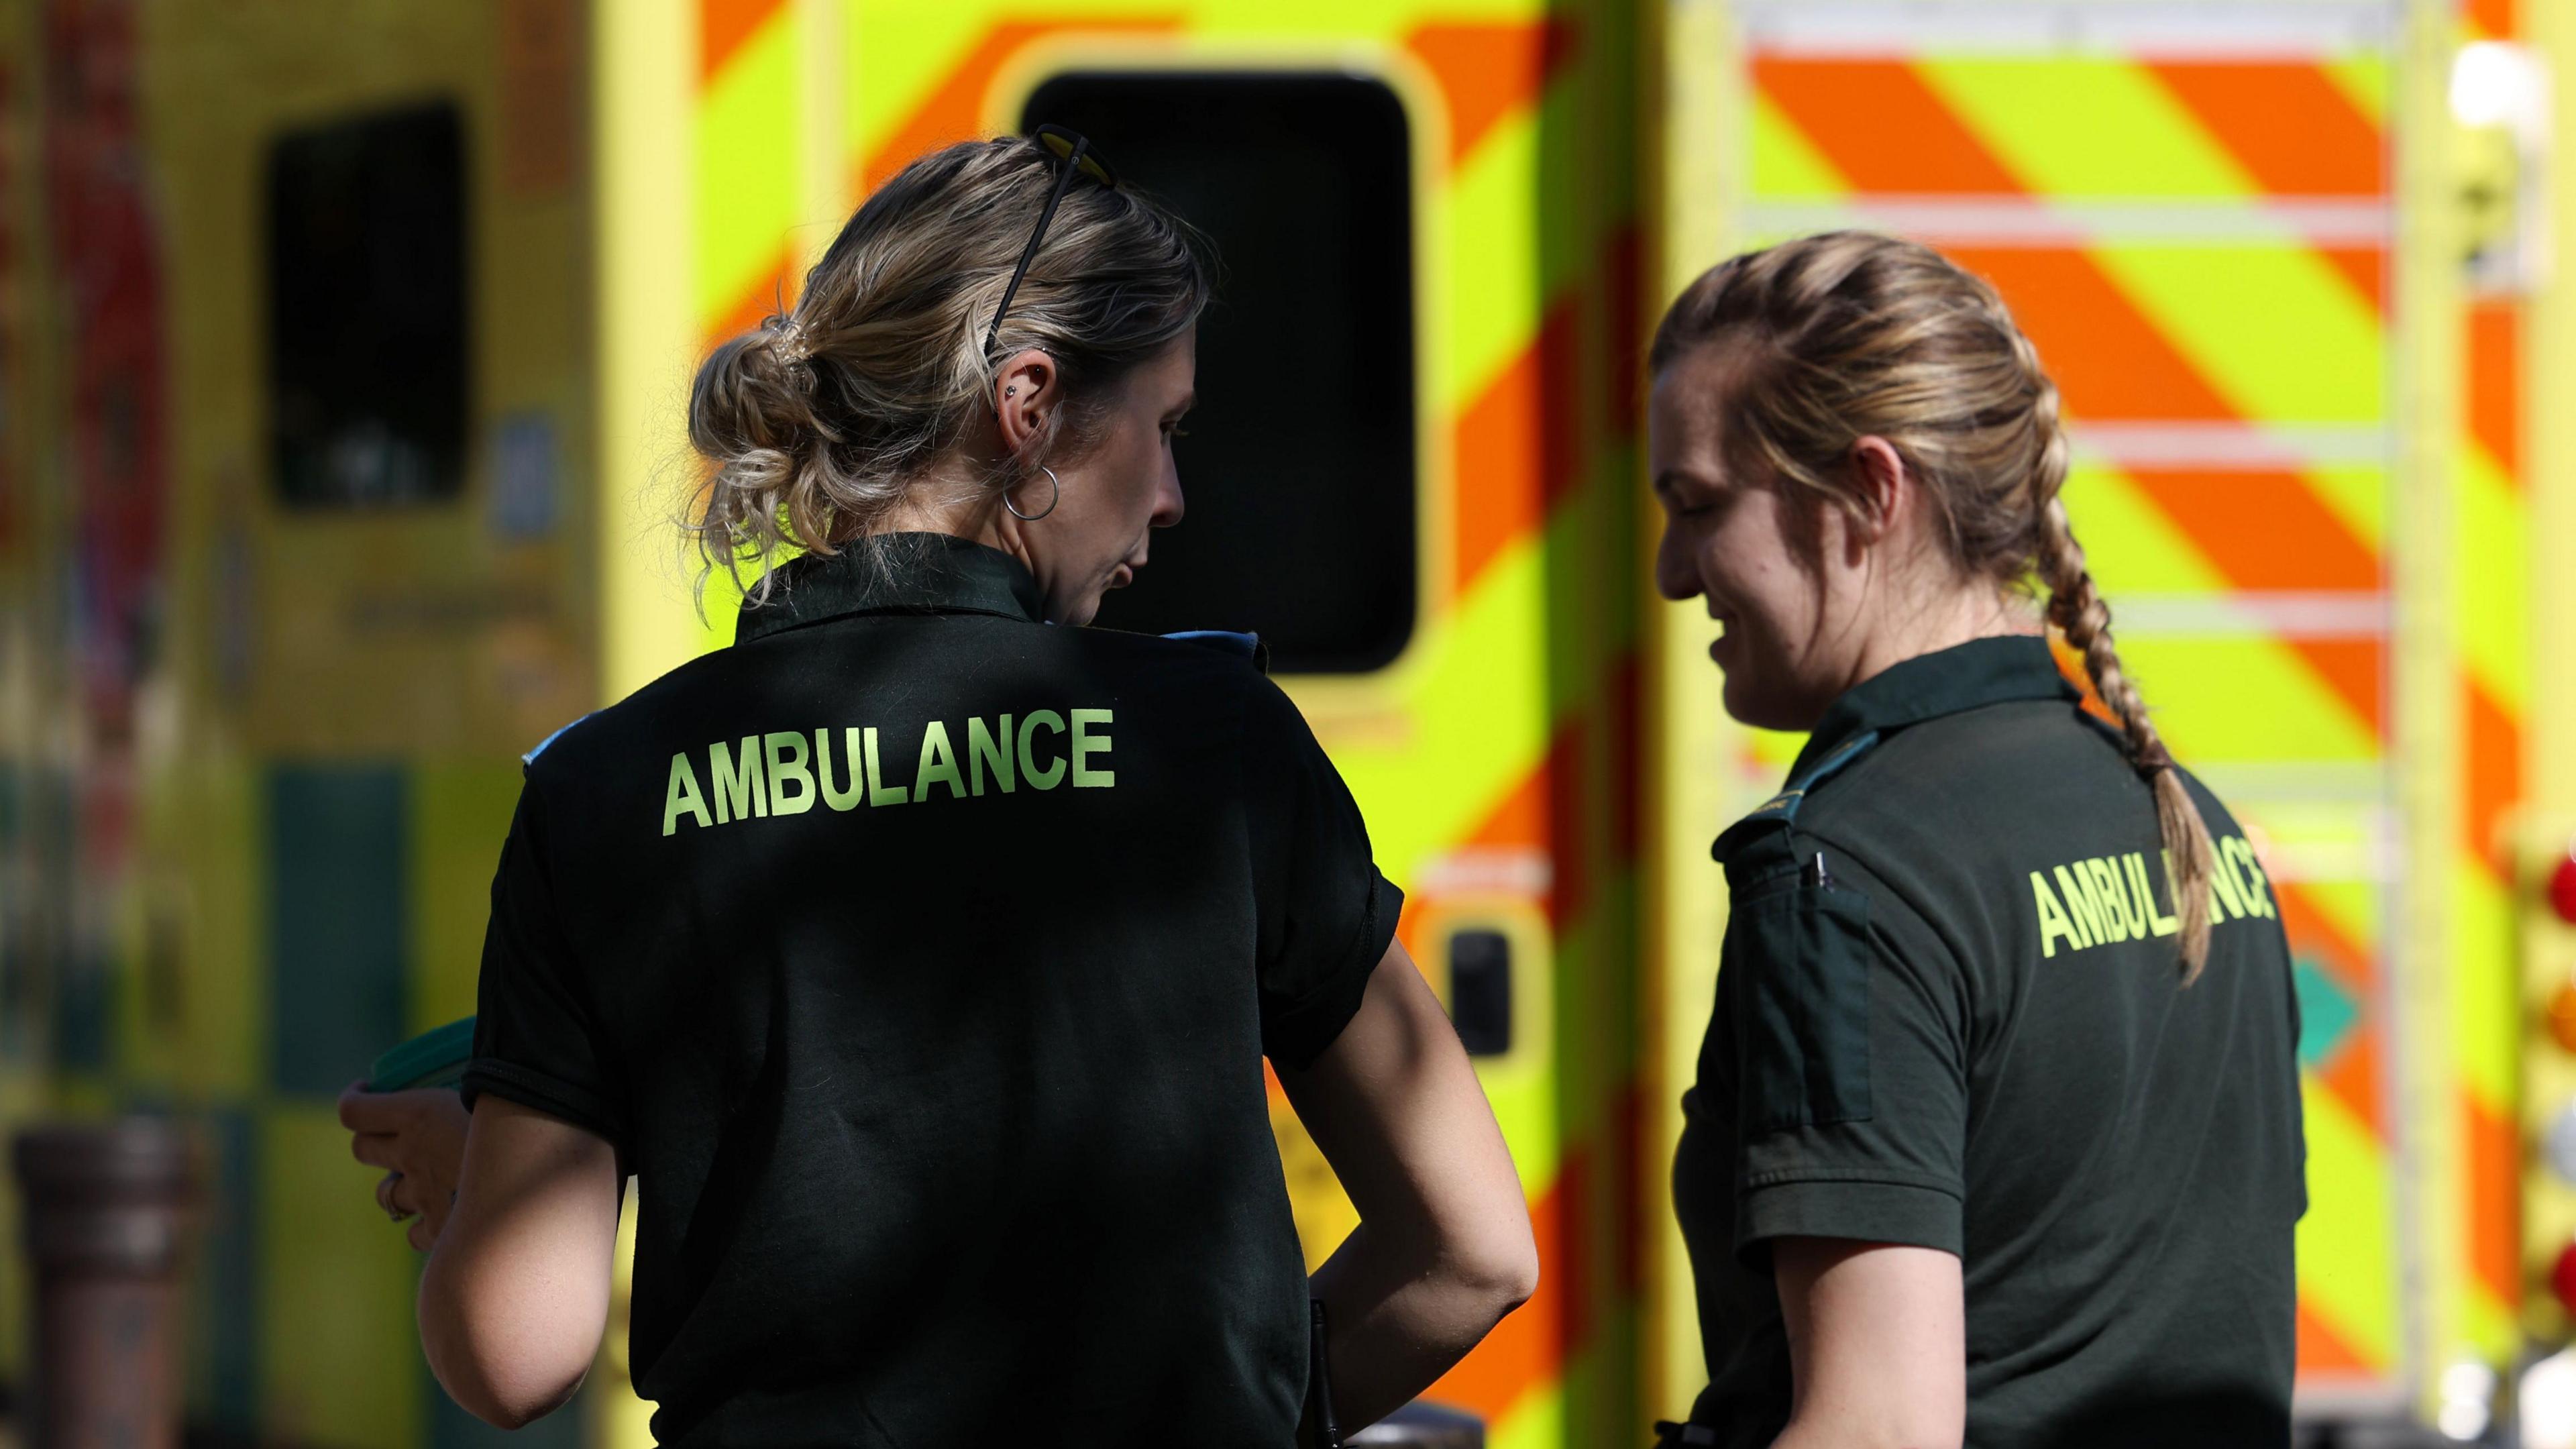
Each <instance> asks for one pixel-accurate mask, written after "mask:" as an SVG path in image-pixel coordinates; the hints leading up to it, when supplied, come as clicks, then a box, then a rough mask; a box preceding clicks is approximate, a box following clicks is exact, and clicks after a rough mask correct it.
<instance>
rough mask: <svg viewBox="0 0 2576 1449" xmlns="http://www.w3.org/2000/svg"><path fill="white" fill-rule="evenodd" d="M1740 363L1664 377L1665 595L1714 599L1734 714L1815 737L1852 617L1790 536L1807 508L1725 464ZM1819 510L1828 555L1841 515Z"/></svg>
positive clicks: (1656, 454)
mask: <svg viewBox="0 0 2576 1449" xmlns="http://www.w3.org/2000/svg"><path fill="white" fill-rule="evenodd" d="M1730 362H1731V356H1730V354H1729V352H1728V350H1727V349H1725V348H1722V347H1702V348H1699V349H1697V350H1696V351H1694V352H1692V353H1690V354H1689V355H1687V356H1684V357H1683V358H1681V359H1680V360H1678V361H1676V362H1674V363H1673V364H1672V365H1671V366H1669V367H1667V368H1665V369H1664V371H1663V373H1662V374H1661V375H1660V376H1658V377H1657V378H1656V379H1655V387H1654V392H1653V394H1652V396H1651V398H1650V400H1649V403H1648V408H1647V422H1646V427H1647V435H1646V436H1647V441H1646V451H1647V463H1648V466H1649V468H1650V469H1651V470H1652V476H1653V479H1654V486H1655V497H1656V499H1657V500H1658V501H1659V502H1660V503H1661V504H1662V505H1663V509H1664V535H1663V541H1662V543H1661V544H1660V545H1659V546H1658V547H1657V549H1656V551H1655V587H1656V588H1657V590H1658V591H1660V592H1661V593H1662V594H1663V596H1664V597H1665V598H1668V599H1675V600H1682V599H1701V600H1704V601H1706V603H1707V606H1708V616H1709V617H1710V618H1712V619H1715V620H1716V621H1717V622H1718V626H1719V628H1720V629H1721V630H1722V631H1723V632H1722V633H1721V634H1720V636H1719V638H1718V640H1717V642H1716V643H1715V644H1713V645H1711V646H1710V648H1709V655H1710V657H1711V658H1713V659H1715V660H1716V661H1717V667H1718V668H1719V669H1721V670H1723V671H1724V672H1725V675H1726V685H1725V692H1724V698H1725V702H1726V712H1727V713H1728V714H1730V715H1733V716H1734V717H1735V718H1737V719H1739V720H1742V721H1743V722H1745V723H1746V724H1749V725H1753V726H1756V727H1758V728H1762V729H1777V730H1802V729H1808V728H1811V727H1813V726H1814V724H1815V723H1816V721H1817V720H1818V719H1819V718H1820V717H1822V716H1823V714H1824V711H1825V707H1826V706H1827V705H1829V704H1831V703H1832V702H1833V700H1834V697H1835V696H1836V695H1838V694H1840V693H1841V692H1842V690H1843V688H1844V686H1845V684H1846V683H1847V682H1848V678H1849V674H1850V665H1851V660H1850V658H1849V657H1848V656H1849V655H1850V654H1851V653H1852V650H1851V649H1850V648H1849V647H1847V646H1848V645H1849V644H1850V642H1851V640H1850V631H1849V630H1848V629H1847V628H1836V627H1833V625H1834V623H1835V620H1836V616H1837V615H1838V614H1840V613H1841V612H1842V611H1840V610H1837V609H1835V608H1833V607H1832V603H1833V599H1832V595H1833V593H1834V590H1833V589H1832V588H1831V587H1830V585H1829V580H1828V579H1827V578H1826V577H1825V573H1824V572H1823V571H1820V570H1819V569H1818V568H1816V567H1813V566H1810V565H1809V564H1807V563H1806V562H1804V561H1803V555H1802V553H1801V551H1800V549H1799V547H1798V541H1797V540H1795V539H1794V538H1793V537H1792V535H1791V532H1790V528H1791V524H1792V523H1793V519H1792V517H1791V514H1790V510H1791V509H1792V508H1794V507H1796V506H1798V505H1797V504H1796V503H1794V502H1793V501H1792V500H1791V499H1789V498H1787V497H1784V496H1783V494H1782V492H1781V490H1779V489H1777V488H1773V487H1771V486H1769V485H1768V484H1767V483H1765V482H1764V481H1763V480H1760V479H1748V478H1745V477H1742V476H1740V475H1739V474H1738V473H1737V472H1736V471H1735V470H1733V469H1731V468H1730V467H1729V466H1728V464H1727V459H1726V456H1725V442H1726V416H1725V414H1726V412H1727V408H1726V405H1725V399H1726V398H1727V396H1728V394H1729V392H1730V390H1731V385H1732V381H1733V380H1732V378H1731V377H1730V376H1729V375H1728V374H1729V364H1730ZM1818 512H1819V514H1820V517H1818V518H1817V520H1816V527H1815V530H1814V531H1815V532H1816V533H1817V534H1818V535H1819V538H1818V542H1819V543H1820V544H1821V545H1822V549H1821V551H1823V552H1825V553H1828V554H1830V553H1831V552H1832V551H1833V550H1834V549H1835V548H1836V547H1838V546H1839V544H1840V542H1841V539H1840V537H1839V534H1840V530H1839V529H1838V528H1837V527H1836V522H1837V519H1836V517H1835V515H1836V514H1837V513H1838V510H1836V509H1833V508H1822V509H1819V510H1818ZM1843 622H1845V623H1848V622H1849V621H1848V620H1847V619H1846V620H1844V621H1843Z"/></svg>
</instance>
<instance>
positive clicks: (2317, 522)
mask: <svg viewBox="0 0 2576 1449" xmlns="http://www.w3.org/2000/svg"><path fill="white" fill-rule="evenodd" d="M2132 481H2133V482H2135V483H2136V484H2137V486H2138V488H2139V490H2140V491H2141V492H2143V493H2145V494H2146V495H2147V496H2148V497H2149V498H2151V499H2153V500H2155V503H2156V506H2157V507H2159V508H2161V509H2163V510H2164V512H2165V514H2166V515H2167V516H2168V517H2170V518H2172V519H2173V520H2174V522H2176V523H2179V524H2181V525H2182V526H2183V528H2184V530H2185V531H2187V532H2188V533H2190V534H2191V538H2192V542H2193V543H2195V544H2197V545H2199V547H2200V550H2201V552H2203V553H2205V554H2207V555H2208V556H2209V561H2210V562H2211V563H2213V564H2215V565H2217V566H2218V569H2219V571H2220V572H2222V573H2224V574H2226V575H2227V577H2228V579H2229V581H2231V582H2232V583H2234V584H2235V585H2236V586H2237V587H2238V588H2243V589H2355V590H2372V589H2377V588H2379V587H2381V585H2382V583H2383V579H2382V577H2381V571H2380V566H2379V556H2378V554H2377V553H2376V552H2374V551H2373V550H2372V549H2371V547H2370V545H2368V544H2366V543H2363V542H2362V541H2361V539H2360V538H2358V537H2357V536H2355V535H2354V533H2353V532H2352V530H2351V529H2349V528H2347V527H2345V526H2344V523H2343V520H2342V519H2340V518H2338V517H2336V516H2335V515H2334V514H2333V513H2332V512H2330V511H2329V510H2328V509H2327V508H2326V506H2325V505H2324V504H2323V503H2320V502H2319V501H2317V495H2316V494H2315V492H2313V491H2312V490H2311V489H2310V488H2309V487H2308V485H2307V481H2306V480H2305V479H2303V478H2301V477H2300V476H2299V475H2298V474H2296V473H2284V472H2274V471H2270V470H2263V471H2246V472H2226V473H2209V472H2198V471H2177V472H2171V473H2167V472H2162V471H2158V472H2153V473H2148V472H2140V473H2137V474H2135V475H2133V476H2132Z"/></svg>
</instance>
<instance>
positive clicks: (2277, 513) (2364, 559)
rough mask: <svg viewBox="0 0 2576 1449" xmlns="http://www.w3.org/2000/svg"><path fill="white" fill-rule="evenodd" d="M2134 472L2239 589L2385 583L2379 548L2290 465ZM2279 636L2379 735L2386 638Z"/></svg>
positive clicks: (2369, 587)
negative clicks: (2290, 469) (2358, 534)
mask: <svg viewBox="0 0 2576 1449" xmlns="http://www.w3.org/2000/svg"><path fill="white" fill-rule="evenodd" d="M2131 481H2133V482H2134V483H2136V484H2137V485H2138V487H2139V489H2140V491H2142V492H2143V493H2145V494H2146V496H2147V497H2148V498H2149V499H2150V500H2152V501H2153V502H2154V503H2155V505H2156V506H2157V507H2158V508H2159V509H2161V510H2163V512H2164V513H2165V515H2166V516H2167V517H2169V518H2171V519H2173V520H2174V522H2175V523H2177V524H2179V525H2181V526H2182V529H2183V531H2184V532H2185V533H2186V534H2188V535H2189V536H2190V538H2191V540H2192V543H2193V544H2194V546H2196V547H2197V548H2199V550H2200V551H2201V553H2202V554H2203V555H2204V556H2206V557H2207V558H2208V560H2209V561H2210V563H2211V564H2212V565H2213V566H2214V567H2216V568H2217V569H2218V571H2219V572H2220V573H2223V574H2225V575H2226V576H2227V578H2228V581H2229V582H2230V583H2232V584H2234V585H2235V586H2236V587H2238V588H2240V589H2327V590H2341V589H2350V590H2363V591H2368V590H2376V589H2378V588H2380V587H2382V585H2383V579H2382V576H2381V570H2380V562H2379V558H2378V556H2377V554H2375V553H2374V552H2373V551H2372V550H2371V548H2370V546H2369V545H2367V544H2365V543H2363V542H2362V541H2361V540H2360V539H2359V538H2358V537H2356V536H2354V534H2353V533H2352V531H2351V530H2350V529H2349V528H2346V527H2345V526H2344V523H2343V521H2342V520H2341V519H2339V518H2337V517H2336V516H2335V515H2334V514H2333V513H2331V512H2329V511H2328V510H2327V509H2326V507H2325V505H2324V504H2322V503H2320V502H2318V501H2317V496H2316V494H2315V493H2314V492H2312V491H2311V490H2310V489H2309V488H2308V486H2307V483H2306V482H2305V481H2304V480H2302V479H2301V478H2300V477H2299V476H2298V475H2297V474H2295V473H2281V472H2270V471H2255V472H2231V473H2203V472H2174V473H2162V472H2158V473H2145V472H2141V473H2136V474H2132V475H2131ZM2283 642H2284V643H2286V644H2288V645H2289V647H2290V648H2291V649H2293V650H2295V651H2296V652H2297V653H2298V654H2299V656H2300V657H2301V658H2303V659H2305V660H2306V661H2307V663H2308V665H2309V667H2310V668H2312V669H2314V670H2315V671H2316V672H2317V673H2318V675H2319V676H2321V677H2322V678H2324V679H2325V681H2326V682H2327V683H2328V684H2330V685H2331V686H2333V688H2334V690H2335V693H2336V694H2337V695H2338V696H2340V697H2341V698H2342V700H2343V702H2344V703H2345V704H2346V705H2347V706H2349V707H2350V708H2351V710H2352V712H2353V714H2354V715H2355V716H2357V717H2358V718H2360V719H2362V720H2364V721H2366V722H2367V723H2368V724H2369V725H2370V727H2371V730H2372V731H2373V732H2374V733H2379V734H2383V735H2384V734H2385V732H2386V727H2387V697H2388V692H2387V689H2386V688H2385V679H2386V673H2387V654H2388V651H2387V646H2386V645H2385V643H2384V642H2383V641H2380V640H2377V639H2288V640H2284V641H2283Z"/></svg>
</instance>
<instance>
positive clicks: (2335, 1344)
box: [2299, 1298, 2379, 1374]
mask: <svg viewBox="0 0 2576 1449" xmlns="http://www.w3.org/2000/svg"><path fill="white" fill-rule="evenodd" d="M2299 1369H2300V1371H2301V1372H2302V1373H2305V1372H2308V1371H2310V1370H2314V1369H2324V1370H2326V1371H2328V1372H2330V1373H2332V1372H2340V1373H2354V1374H2375V1373H2377V1372H2378V1371H2379V1365H2377V1364H2374V1363H2372V1362H2370V1361H2369V1360H2367V1359H2365V1358H2363V1357H2362V1356H2361V1353H2360V1351H2359V1350H2357V1349H2355V1348H2354V1347H2353V1346H2352V1345H2351V1344H2350V1343H2349V1342H2347V1341H2345V1339H2344V1336H2343V1335H2342V1334H2340V1333H2337V1332H2335V1331H2334V1330H2333V1329H2331V1328H2328V1327H2326V1325H2325V1320H2323V1319H2321V1318H2319V1317H2317V1315H2316V1312H2315V1310H2313V1309H2311V1308H2309V1307H2308V1300H2306V1299H2304V1298H2302V1299H2300V1300H2299Z"/></svg>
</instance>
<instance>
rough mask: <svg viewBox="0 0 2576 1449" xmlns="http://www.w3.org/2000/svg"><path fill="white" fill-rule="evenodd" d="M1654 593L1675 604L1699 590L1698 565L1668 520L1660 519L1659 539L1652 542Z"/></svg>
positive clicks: (1689, 597) (1691, 596)
mask: <svg viewBox="0 0 2576 1449" xmlns="http://www.w3.org/2000/svg"><path fill="white" fill-rule="evenodd" d="M1655 592H1657V593H1659V594H1661V595H1663V596H1664V597H1665V598H1667V599H1671V600H1673V601H1674V602H1676V603H1678V602H1680V601H1681V600H1683V599H1696V598H1698V597H1699V596H1700V593H1701V585H1700V579H1699V567H1698V565H1697V564H1696V563H1694V562H1693V561H1692V559H1691V556H1690V550H1689V549H1688V548H1687V547H1685V546H1684V545H1683V543H1682V541H1681V539H1680V537H1679V536H1678V530H1676V529H1675V528H1674V527H1673V525H1672V520H1670V519H1666V520H1665V521H1664V536H1663V539H1662V540H1661V541H1660V542H1658V543H1657V544H1656V545H1655Z"/></svg>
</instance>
